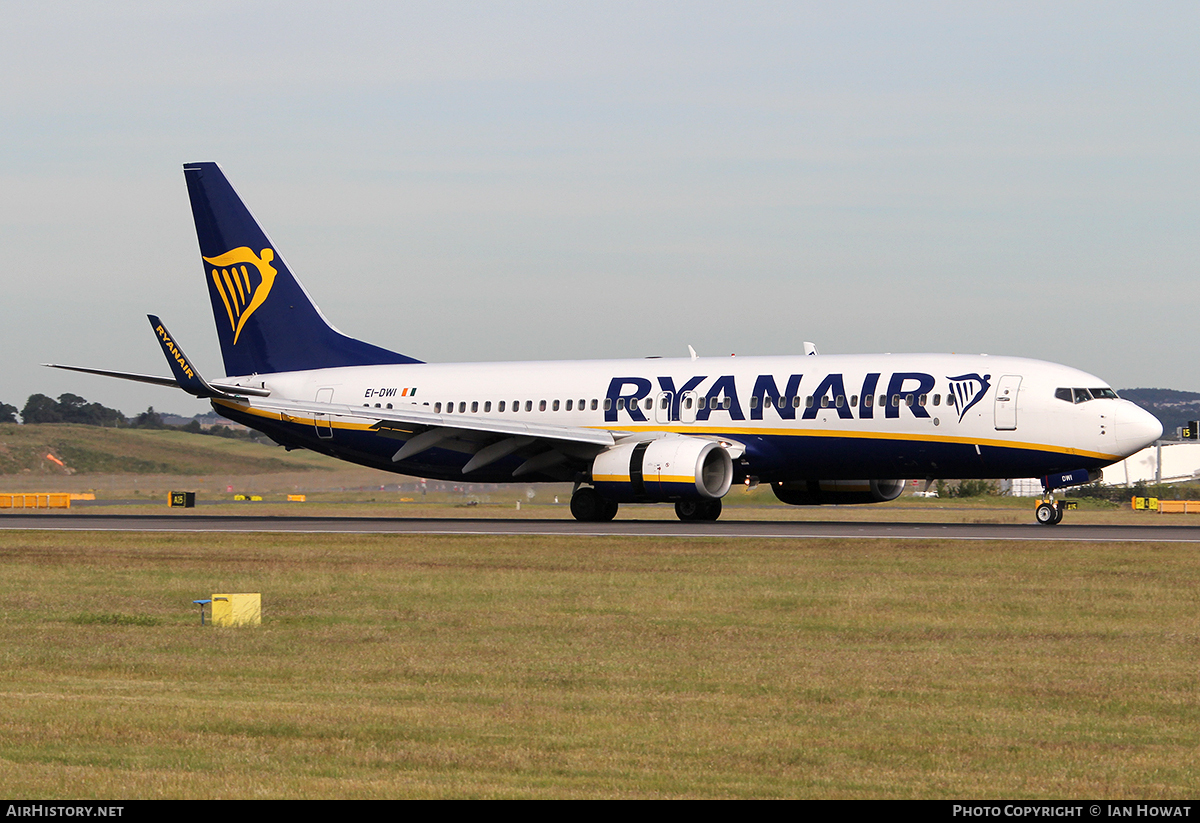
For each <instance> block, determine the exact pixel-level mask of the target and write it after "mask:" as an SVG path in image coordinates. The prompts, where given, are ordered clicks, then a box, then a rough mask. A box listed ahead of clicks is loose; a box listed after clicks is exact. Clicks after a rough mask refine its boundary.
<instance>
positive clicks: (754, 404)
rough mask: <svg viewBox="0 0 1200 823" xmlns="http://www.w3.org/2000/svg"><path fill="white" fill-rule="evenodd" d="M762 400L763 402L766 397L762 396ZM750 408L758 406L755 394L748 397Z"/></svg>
mask: <svg viewBox="0 0 1200 823" xmlns="http://www.w3.org/2000/svg"><path fill="white" fill-rule="evenodd" d="M763 400H764V402H765V401H766V398H763ZM750 408H752V409H757V408H758V395H755V396H754V397H751V398H750Z"/></svg>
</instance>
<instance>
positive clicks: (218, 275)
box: [204, 246, 276, 345]
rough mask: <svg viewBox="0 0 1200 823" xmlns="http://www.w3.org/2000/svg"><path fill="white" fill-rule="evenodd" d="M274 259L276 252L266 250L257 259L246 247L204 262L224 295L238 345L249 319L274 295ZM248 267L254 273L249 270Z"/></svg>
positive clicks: (222, 297)
mask: <svg viewBox="0 0 1200 823" xmlns="http://www.w3.org/2000/svg"><path fill="white" fill-rule="evenodd" d="M274 259H275V252H274V251H273V250H272V249H263V250H262V253H261V254H257V255H256V254H255V253H254V252H252V251H250V249H249V247H247V246H239V247H238V248H236V249H232V250H231V251H227V252H225V253H224V254H220V255H217V256H216V257H205V258H204V262H206V263H211V264H212V266H213V269H212V279H213V285H214V286H216V287H217V294H219V295H221V301H222V302H223V303H224V304H225V311H227V312H229V327H230V328H231V329H233V342H234V344H235V345H236V344H237V341H238V336H239V335H240V334H241V333H242V327H243V326H245V325H246V321H247V320H249V319H250V315H252V314H254V312H255V310H256V309H257V308H258V307H259V306H261V305H262V304H263V301H265V300H266V299H267V295H268V294H270V293H271V286H272V285H274V283H275V274H276V271H275V267H274V266H272V265H271V261H272V260H274ZM246 264H250V265H252V266H253V267H254V269H253V270H251V269H248V268H247V267H246Z"/></svg>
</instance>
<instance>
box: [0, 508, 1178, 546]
mask: <svg viewBox="0 0 1200 823" xmlns="http://www.w3.org/2000/svg"><path fill="white" fill-rule="evenodd" d="M1068 517H1069V515H1068ZM0 529H36V530H52V531H121V532H295V533H328V534H459V535H464V534H466V535H469V534H479V535H484V534H487V535H500V534H507V535H624V536H631V537H720V538H724V539H743V540H744V539H759V540H765V539H768V538H770V539H776V538H783V539H836V540H863V539H879V538H890V539H898V540H1010V541H1011V540H1055V541H1060V540H1061V541H1082V542H1089V543H1097V542H1134V543H1200V526H1183V525H1145V526H1140V525H1139V526H1092V525H1070V524H1069V523H1062V524H1060V525H1058V526H1039V525H1037V524H1035V523H1033V522H1030V523H1028V524H1017V525H1012V524H1009V525H1000V524H988V523H942V524H939V523H851V522H828V521H822V522H803V521H778V520H776V521H737V520H722V521H719V522H717V523H683V522H681V521H673V520H622V519H617V520H614V521H613V522H611V523H579V522H576V521H574V520H503V519H480V518H471V519H440V518H399V517H395V518H391V517H389V518H384V517H243V516H237V517H233V516H219V515H201V514H176V515H134V514H77V513H65V512H64V513H55V514H47V513H40V514H39V513H14V514H2V515H0Z"/></svg>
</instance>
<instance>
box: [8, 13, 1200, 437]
mask: <svg viewBox="0 0 1200 823" xmlns="http://www.w3.org/2000/svg"><path fill="white" fill-rule="evenodd" d="M0 11H3V19H4V20H5V30H4V33H3V35H0V36H2V37H3V48H0V77H3V78H4V81H3V83H0V112H2V114H0V135H2V136H3V140H2V141H0V244H2V248H3V251H4V254H3V260H4V269H3V274H2V277H0V282H3V283H4V284H5V286H6V288H5V293H4V296H3V298H0V299H2V301H3V302H2V303H0V306H3V308H2V310H0V311H2V314H0V318H2V322H0V346H2V349H0V350H2V351H3V353H4V355H3V365H0V402H6V403H11V404H13V405H16V406H17V407H18V408H19V407H21V406H23V405H24V403H25V399H26V398H27V397H28V396H29V395H30V394H33V393H42V394H47V395H50V396H53V397H57V396H58V395H60V394H62V393H64V392H71V393H74V394H78V395H81V396H83V397H85V398H87V399H88V400H90V401H99V402H101V403H104V404H105V405H107V406H113V407H116V408H120V409H122V410H123V411H125V413H126V414H130V415H132V414H136V413H137V412H139V411H141V410H143V409H145V408H146V407H147V406H150V405H153V406H154V407H155V408H156V409H158V410H159V411H170V412H177V413H183V414H194V413H196V412H200V411H204V410H206V408H207V406H206V404H204V403H202V402H201V401H197V400H194V399H192V398H189V397H187V396H185V395H183V394H182V393H180V392H177V391H174V390H170V389H165V388H158V387H152V386H146V385H141V384H133V383H127V382H124V381H117V380H111V379H105V378H101V377H95V376H90V375H82V374H73V373H66V372H57V371H54V370H50V369H46V368H43V367H41V366H40V365H39V364H41V363H48V362H55V363H67V364H72V365H84V366H94V367H99V368H112V369H120V370H127V371H135V372H144V373H150V374H161V375H167V374H169V373H170V372H169V370H168V368H167V364H166V363H165V362H163V356H162V353H161V350H160V349H159V347H158V345H157V343H156V342H155V338H154V336H153V333H152V331H151V329H150V327H149V324H148V322H147V321H146V319H145V315H146V314H148V313H155V314H158V315H160V316H161V317H162V319H163V320H164V322H165V323H166V324H167V326H168V327H169V328H170V329H171V331H172V332H173V333H174V336H175V337H176V339H177V340H178V341H179V342H180V343H181V344H182V345H183V347H184V350H185V351H186V352H187V353H188V355H189V356H190V357H191V359H192V360H193V361H194V362H195V363H197V364H198V365H199V367H200V369H201V371H202V373H204V374H205V376H208V377H218V376H220V374H221V371H222V368H221V359H220V354H219V351H218V349H217V342H216V335H215V330H214V327H213V318H212V314H211V310H210V308H209V302H208V298H207V295H206V292H205V286H204V281H203V277H204V273H203V269H202V267H201V262H200V260H199V251H198V248H197V245H196V239H195V234H194V228H193V224H192V219H191V213H190V208H189V206H188V199H187V193H186V188H185V185H184V181H183V174H182V167H183V164H184V163H188V162H195V161H216V162H219V163H220V164H221V165H222V167H223V168H224V170H225V173H226V174H227V176H228V177H229V179H230V180H231V181H232V182H233V184H234V186H235V187H237V189H238V191H239V192H240V193H241V194H242V196H243V197H244V198H245V199H246V201H247V203H248V205H249V206H250V208H251V209H252V210H253V211H254V213H255V215H256V216H257V217H258V218H259V219H260V221H261V222H262V223H263V224H264V226H265V228H266V230H267V232H268V233H269V234H270V235H271V237H272V239H273V240H274V241H275V243H276V248H277V249H278V250H279V251H280V252H281V254H282V255H283V256H284V257H285V258H286V259H287V261H288V263H289V265H290V267H291V269H292V270H293V272H295V273H296V275H297V276H298V277H299V278H300V279H301V280H302V281H303V283H304V284H305V286H306V288H307V289H308V291H309V293H310V294H311V295H312V296H313V297H314V299H315V300H316V301H317V303H318V304H319V305H320V307H321V309H322V311H323V312H324V314H325V316H326V317H328V318H329V319H330V320H331V321H332V322H333V323H334V324H335V325H336V326H337V327H338V328H339V329H341V330H342V331H343V332H345V333H347V334H350V335H352V336H355V337H359V338H362V339H365V340H368V341H370V342H372V343H375V344H377V345H381V346H384V347H387V348H390V349H393V350H396V351H399V352H403V353H404V354H407V355H410V356H413V357H416V358H419V359H421V360H426V361H431V362H452V361H464V360H467V361H474V360H527V359H539V360H540V359H575V358H589V359H592V358H619V357H642V356H650V355H662V356H685V355H686V354H687V347H688V346H689V345H691V346H693V347H695V349H696V350H697V351H698V352H699V353H700V354H702V355H726V354H730V353H737V354H739V355H753V354H790V353H797V354H798V353H800V352H802V349H803V341H806V340H811V341H813V342H815V343H816V344H817V346H818V348H819V349H820V351H821V352H822V353H824V354H833V353H862V352H876V351H889V352H904V351H913V352H926V351H938V352H940V351H954V352H987V353H989V354H1010V355H1019V356H1027V357H1035V358H1039V359H1044V360H1051V361H1054V362H1060V363H1067V364H1069V365H1072V366H1076V367H1078V368H1082V369H1085V370H1087V371H1089V372H1092V373H1094V374H1096V375H1099V376H1100V377H1102V378H1103V379H1104V380H1105V381H1107V382H1108V383H1110V384H1111V385H1113V386H1115V387H1118V388H1121V387H1129V388H1132V387H1163V388H1175V389H1185V390H1192V391H1200V371H1198V369H1197V367H1196V365H1195V364H1194V363H1193V362H1192V360H1193V358H1194V354H1193V353H1195V352H1197V351H1200V323H1197V322H1196V315H1197V308H1198V305H1200V300H1198V299H1197V296H1196V291H1197V281H1198V279H1200V278H1198V277H1197V275H1198V274H1200V272H1198V271H1197V269H1198V265H1200V264H1198V261H1200V230H1198V228H1200V226H1198V223H1200V220H1198V218H1200V61H1197V60H1196V59H1195V48H1196V43H1198V42H1200V5H1197V4H1195V3H1193V2H1187V3H1183V2H1181V3H1170V2H1164V3H1144V2H1141V3H1123V2H1109V3H1096V2H1080V3H1073V2H1060V3H1045V2H998V3H987V2H978V3H975V2H973V3H958V2H947V3H922V2H905V3H899V2H897V3H854V2H845V3H828V2H820V3H806V2H786V3H752V2H751V3H747V2H739V3H736V4H735V3H709V2H689V3H677V2H656V3H647V2H631V3H625V2H619V0H606V2H599V3H593V2H582V1H579V2H570V3H563V2H544V3H543V2H519V0H510V1H509V2H495V3H490V2H478V3H455V2H446V1H445V0H441V1H440V2H403V1H402V0H401V2H388V3H373V2H341V3H328V2H321V3H314V2H308V1H307V0H289V2H286V3H283V2H280V3H255V2H245V1H244V0H239V2H236V3H234V2H230V3H222V2H210V3H204V4H164V3H157V2H119V0H118V1H117V2H110V3H106V4H103V6H101V5H99V4H95V5H93V4H78V3H58V2H41V3H38V4H32V3H16V2H9V0H0Z"/></svg>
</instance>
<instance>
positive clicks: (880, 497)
mask: <svg viewBox="0 0 1200 823" xmlns="http://www.w3.org/2000/svg"><path fill="white" fill-rule="evenodd" d="M771 491H773V492H775V496H776V497H778V498H779V499H780V500H781V501H783V502H784V503H787V504H789V505H791V506H828V505H834V504H836V505H839V506H845V505H848V504H852V503H886V502H887V501H889V500H895V499H896V498H897V497H899V496H900V493H901V492H902V491H904V481H903V480H789V481H785V482H775V483H772V484H771Z"/></svg>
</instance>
